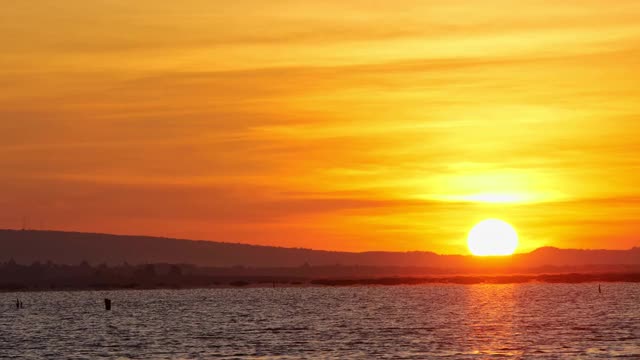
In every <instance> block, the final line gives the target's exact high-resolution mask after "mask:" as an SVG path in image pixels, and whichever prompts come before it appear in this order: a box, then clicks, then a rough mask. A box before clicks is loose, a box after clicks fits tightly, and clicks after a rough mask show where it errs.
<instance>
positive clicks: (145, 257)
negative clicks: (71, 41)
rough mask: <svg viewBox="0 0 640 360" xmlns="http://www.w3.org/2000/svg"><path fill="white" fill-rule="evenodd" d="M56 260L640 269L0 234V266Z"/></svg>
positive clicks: (584, 254) (596, 260)
mask: <svg viewBox="0 0 640 360" xmlns="http://www.w3.org/2000/svg"><path fill="white" fill-rule="evenodd" d="M9 259H14V260H15V261H16V262H18V263H23V264H30V263H32V262H35V261H41V262H43V261H52V262H54V263H59V264H78V263H80V262H81V261H88V262H89V263H91V264H100V263H107V264H122V263H123V262H127V263H129V264H143V263H173V264H193V265H199V266H212V267H231V266H246V267H298V266H302V265H303V264H310V265H312V266H331V265H336V264H340V265H360V266H400V267H427V268H439V269H460V270H466V269H472V268H477V267H479V266H480V267H483V266H484V267H486V266H500V267H507V268H519V269H523V268H534V267H544V266H573V267H580V266H588V265H634V266H638V265H640V248H638V247H634V248H632V249H629V250H577V249H558V248H553V247H544V248H540V249H537V250H534V251H533V252H531V253H527V254H517V255H513V256H508V257H501V258H479V257H474V256H463V255H438V254H435V253H433V252H421V251H413V252H381V251H373V252H361V253H353V252H338V251H324V250H311V249H301V248H281V247H273V246H258V245H247V244H234V243H224V242H213V241H194V240H179V239H170V238H160V237H149V236H123V235H109V234H95V233H79V232H62V231H33V230H26V231H22V230H0V261H7V260H9Z"/></svg>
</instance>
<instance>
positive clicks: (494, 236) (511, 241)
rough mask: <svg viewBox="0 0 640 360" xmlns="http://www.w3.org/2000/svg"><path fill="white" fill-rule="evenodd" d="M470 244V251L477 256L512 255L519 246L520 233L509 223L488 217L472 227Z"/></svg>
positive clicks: (469, 238)
mask: <svg viewBox="0 0 640 360" xmlns="http://www.w3.org/2000/svg"><path fill="white" fill-rule="evenodd" d="M468 246H469V251H471V253H472V254H473V255H476V256H505V255H511V254H513V253H514V252H515V251H516V248H517V247H518V234H517V233H516V231H515V229H514V228H513V227H512V226H511V225H509V224H508V223H506V222H504V221H502V220H498V219H488V220H484V221H481V222H480V223H478V224H477V225H476V226H474V227H473V229H471V231H470V232H469V237H468Z"/></svg>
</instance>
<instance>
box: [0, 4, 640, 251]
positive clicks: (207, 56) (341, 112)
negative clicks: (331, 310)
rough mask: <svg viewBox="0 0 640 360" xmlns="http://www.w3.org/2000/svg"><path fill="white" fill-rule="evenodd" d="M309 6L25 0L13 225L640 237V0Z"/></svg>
mask: <svg viewBox="0 0 640 360" xmlns="http://www.w3.org/2000/svg"><path fill="white" fill-rule="evenodd" d="M311 3H312V2H302V1H296V2H294V1H268V2H265V1H232V2H223V1H220V2H218V1H208V0H183V1H178V2H176V1H158V0H154V1H151V0H137V1H128V0H127V1H124V0H123V1H115V0H110V1H100V2H96V1H86V0H66V1H53V0H39V1H36V0H34V1H19V2H13V3H12V4H9V5H6V6H4V7H3V10H2V11H1V12H0V44H1V46H2V51H1V52H0V227H4V228H18V227H21V223H22V217H23V216H25V215H26V216H28V217H29V222H30V226H31V227H33V228H40V227H44V228H52V229H61V230H63V229H64V230H80V231H97V232H113V233H126V234H150V235H161V236H172V237H186V238H199V239H212V240H220V241H230V242H247V243H255V244H269V245H280V246H295V247H311V248H319V249H336V250H350V251H351V250H355V251H363V250H432V251H436V252H439V253H467V248H466V233H467V232H468V231H469V229H470V228H471V226H473V224H474V223H476V222H478V221H480V220H482V219H484V218H488V217H497V218H501V219H503V220H505V221H508V222H510V223H511V224H513V225H514V226H515V227H516V229H517V230H518V232H519V235H520V240H521V247H520V249H519V251H520V252H523V251H530V250H532V249H534V248H536V247H539V246H544V245H551V246H558V247H578V248H612V249H614V248H615V249H624V248H630V247H632V246H634V245H638V244H639V243H640V236H639V235H638V229H637V228H636V227H635V224H636V222H637V220H638V217H639V216H640V190H639V185H638V184H640V156H638V154H639V153H640V106H639V105H638V104H640V87H639V86H638V84H640V2H638V1H635V0H633V1H631V0H617V1H615V2H611V1H594V0H581V1H578V0H575V1H542V0H540V1H519V2H518V4H517V8H516V7H515V5H514V2H513V1H461V0H458V1H455V0H454V1H452V0H442V1H377V2H376V1H344V0H340V1H317V2H315V3H314V4H311Z"/></svg>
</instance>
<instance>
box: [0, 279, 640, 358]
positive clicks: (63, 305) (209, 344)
mask: <svg viewBox="0 0 640 360" xmlns="http://www.w3.org/2000/svg"><path fill="white" fill-rule="evenodd" d="M602 288H603V293H602V294H599V293H598V285H597V284H580V285H569V284H519V285H468V286H467V285H460V286H458V285H424V286H393V287H344V288H322V287H316V288H276V289H272V288H248V289H209V290H157V291H156V290H153V291H152V290H148V291H110V292H102V291H85V292H41V293H20V294H12V293H4V294H0V311H1V313H0V358H2V359H11V358H27V359H29V358H33V359H40V358H47V359H96V358H134V359H142V358H144V359H165V358H166V359H207V358H217V357H228V358H342V359H344V358H368V359H371V358H393V359H398V358H420V359H423V358H427V359H428V358H438V357H444V358H455V359H457V358H460V359H494V358H516V359H517V358H523V359H525V358H526V359H530V358H548V359H557V358H563V357H564V358H602V359H611V358H616V357H627V358H635V359H640V284H629V283H619V284H603V286H602ZM16 297H20V298H21V299H22V301H23V303H24V305H25V309H23V310H19V311H18V310H16V309H15V299H16ZM104 297H109V298H111V299H112V300H113V310H112V311H110V312H106V311H104V305H103V298H104Z"/></svg>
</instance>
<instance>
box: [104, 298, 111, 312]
mask: <svg viewBox="0 0 640 360" xmlns="http://www.w3.org/2000/svg"><path fill="white" fill-rule="evenodd" d="M104 309H105V310H106V311H110V310H111V299H104Z"/></svg>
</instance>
